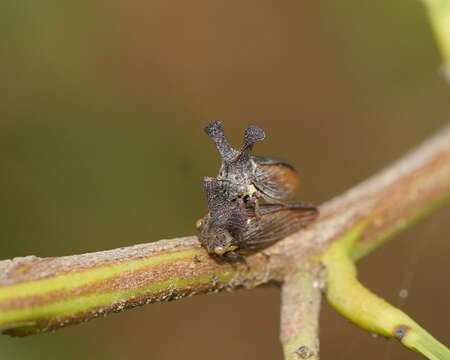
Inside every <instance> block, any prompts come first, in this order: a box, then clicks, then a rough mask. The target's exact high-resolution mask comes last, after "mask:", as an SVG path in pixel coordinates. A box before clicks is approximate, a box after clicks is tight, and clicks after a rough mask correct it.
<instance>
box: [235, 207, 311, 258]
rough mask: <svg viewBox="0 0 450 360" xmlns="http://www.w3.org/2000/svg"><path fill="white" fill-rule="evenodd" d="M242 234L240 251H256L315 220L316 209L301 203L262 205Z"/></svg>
mask: <svg viewBox="0 0 450 360" xmlns="http://www.w3.org/2000/svg"><path fill="white" fill-rule="evenodd" d="M259 211H260V218H259V219H258V220H256V219H253V220H252V221H250V222H249V223H248V225H247V229H246V231H245V232H244V234H243V239H242V250H244V251H245V250H249V251H256V250H259V249H261V248H264V247H267V246H269V245H271V244H273V243H275V242H276V241H278V240H281V239H282V238H285V237H286V236H289V235H291V234H293V233H295V232H297V231H299V230H300V229H301V228H303V227H305V226H306V225H307V224H309V223H310V222H312V221H313V220H315V219H316V217H317V215H318V210H317V208H316V207H314V206H312V205H308V204H303V203H295V204H263V205H261V207H260V209H259Z"/></svg>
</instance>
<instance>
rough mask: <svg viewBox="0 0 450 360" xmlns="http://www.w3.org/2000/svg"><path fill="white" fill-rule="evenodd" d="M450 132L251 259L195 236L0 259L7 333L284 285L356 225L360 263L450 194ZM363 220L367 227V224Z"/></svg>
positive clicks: (0, 319)
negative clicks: (240, 260) (212, 251)
mask: <svg viewBox="0 0 450 360" xmlns="http://www.w3.org/2000/svg"><path fill="white" fill-rule="evenodd" d="M449 174H450V126H447V127H446V128H444V129H443V130H442V131H440V132H439V133H438V134H437V135H436V136H434V137H432V138H430V139H429V140H428V141H427V142H425V143H424V144H423V145H421V146H419V147H418V148H417V149H416V150H414V151H413V152H411V153H410V154H408V155H406V156H405V157H403V159H401V160H400V161H398V162H396V163H394V164H393V165H391V166H390V167H389V168H387V169H386V170H383V171H381V172H380V173H379V174H377V175H375V176H373V177H372V178H371V179H369V180H367V181H365V182H363V183H362V184H360V185H358V186H356V187H354V188H353V189H351V190H350V191H348V192H346V193H345V194H343V195H341V196H339V197H337V198H335V199H333V200H331V201H329V202H327V203H325V204H324V205H322V206H321V207H320V213H321V214H320V216H319V218H318V219H317V221H316V222H315V223H314V224H312V225H311V226H309V227H308V228H307V229H304V230H302V231H300V232H298V233H297V234H294V235H292V236H289V237H287V238H286V239H284V240H282V241H280V242H278V243H277V244H275V245H273V246H271V247H270V248H268V249H266V250H264V252H263V253H262V252H260V253H257V254H254V255H251V256H249V257H247V263H248V267H247V266H245V265H240V264H238V265H237V266H232V265H230V264H226V263H217V262H216V261H214V260H213V259H212V258H211V257H210V256H209V255H208V254H207V253H206V251H205V250H203V249H202V248H201V247H200V244H199V242H198V240H197V239H196V238H195V237H188V238H179V239H173V240H161V241H158V242H154V243H149V244H141V245H135V246H131V247H127V248H120V249H115V250H109V251H102V252H97V253H90V254H83V255H74V256H66V257H59V258H37V257H34V256H30V257H25V258H16V259H13V260H5V261H1V262H0V327H2V329H3V331H4V332H7V333H9V334H15V335H26V334H34V333H38V332H44V331H49V330H53V329H57V328H61V327H64V326H67V325H70V324H74V323H79V322H82V321H86V320H89V319H93V318H96V317H99V316H104V315H105V314H108V313H112V312H118V311H123V310H126V309H129V308H132V307H134V306H137V305H142V304H147V303H151V302H156V301H168V300H176V299H180V298H183V297H186V296H191V295H194V294H199V293H205V292H211V291H221V290H224V289H238V288H252V287H255V286H258V285H261V284H267V283H272V282H275V283H282V282H283V281H284V280H285V279H288V278H290V277H292V276H293V275H294V274H296V273H297V272H298V271H299V270H301V269H302V268H304V267H305V265H306V264H309V263H310V262H311V259H313V258H316V259H317V258H320V256H321V255H322V254H323V253H324V252H326V251H327V249H328V248H329V247H330V246H331V245H332V244H333V243H335V242H339V241H340V240H341V239H342V234H347V233H349V232H351V231H355V229H359V230H358V231H360V234H359V237H358V239H357V242H356V243H355V245H354V247H353V250H352V251H353V252H352V254H351V255H352V256H353V257H354V258H357V259H359V258H361V257H362V256H364V255H366V254H368V253H369V252H371V251H373V250H374V249H375V248H377V247H378V246H380V245H381V244H382V243H383V242H384V241H386V240H387V239H388V238H389V234H392V233H393V232H396V231H401V230H403V229H404V228H406V227H407V226H409V225H411V224H412V219H415V218H417V217H418V216H419V215H421V214H422V215H424V214H426V213H427V211H429V210H430V209H433V208H435V207H436V206H438V205H442V204H443V203H444V202H445V201H446V200H448V199H449V198H450V176H449ZM361 224H364V226H362V227H361V228H359V227H360V226H361Z"/></svg>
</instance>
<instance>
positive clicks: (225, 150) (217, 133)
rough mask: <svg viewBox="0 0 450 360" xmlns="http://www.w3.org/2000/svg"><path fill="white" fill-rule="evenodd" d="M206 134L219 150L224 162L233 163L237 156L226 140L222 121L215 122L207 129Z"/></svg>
mask: <svg viewBox="0 0 450 360" xmlns="http://www.w3.org/2000/svg"><path fill="white" fill-rule="evenodd" d="M204 130H205V133H206V134H207V135H208V136H209V137H210V138H211V139H212V140H213V141H214V143H215V144H216V147H217V150H219V154H220V157H221V158H222V159H223V160H224V161H231V160H232V159H233V158H234V157H235V156H236V153H237V152H236V150H234V149H233V148H232V147H231V146H230V145H229V144H228V142H227V140H226V139H225V134H224V131H223V125H222V123H221V122H220V121H213V122H212V123H210V124H208V125H207V126H206V127H205V129H204Z"/></svg>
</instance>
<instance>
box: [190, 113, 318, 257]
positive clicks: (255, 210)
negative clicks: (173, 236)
mask: <svg viewBox="0 0 450 360" xmlns="http://www.w3.org/2000/svg"><path fill="white" fill-rule="evenodd" d="M205 132H206V133H207V134H208V135H209V136H210V137H211V138H212V139H213V140H214V142H215V143H216V146H217V148H218V150H219V153H220V156H221V158H222V166H221V169H220V172H219V176H218V177H217V178H211V177H205V178H204V180H203V187H204V190H205V193H206V197H207V200H208V209H209V212H208V214H207V215H206V216H205V217H204V218H203V219H201V220H199V221H198V223H197V227H198V229H199V230H200V241H201V243H202V245H203V246H204V247H205V248H206V249H207V251H208V252H209V253H210V254H213V255H215V256H217V257H219V258H222V259H225V260H238V259H239V258H242V255H245V254H247V253H250V252H255V251H258V250H260V249H263V248H265V247H267V246H269V245H271V244H273V243H275V242H276V241H278V240H280V239H282V238H284V237H286V236H288V235H290V234H292V233H294V232H296V231H298V230H300V229H301V228H303V227H304V226H305V225H307V224H308V223H310V222H312V221H313V220H314V219H315V218H316V217H317V215H318V211H317V208H316V207H314V206H313V205H309V204H304V203H292V204H285V203H281V200H285V199H287V198H289V197H291V196H292V195H293V194H294V193H295V192H296V190H297V188H298V187H299V183H300V182H299V178H298V175H297V173H296V172H295V170H294V168H293V167H292V166H291V165H289V164H287V163H286V162H284V161H280V160H276V159H271V158H260V157H255V156H251V155H250V152H251V150H252V147H253V144H254V143H255V142H257V141H261V140H263V139H264V137H265V134H264V132H263V131H262V130H261V129H260V128H258V127H256V126H249V127H248V128H247V129H246V130H245V134H244V142H243V145H242V148H241V150H240V151H237V150H235V149H233V148H231V147H230V146H229V145H228V143H227V141H226V139H225V136H224V132H223V126H222V124H221V123H220V122H218V121H216V122H213V123H211V124H209V125H208V126H207V127H206V128H205ZM258 199H263V200H265V201H266V202H268V203H263V204H259V201H258Z"/></svg>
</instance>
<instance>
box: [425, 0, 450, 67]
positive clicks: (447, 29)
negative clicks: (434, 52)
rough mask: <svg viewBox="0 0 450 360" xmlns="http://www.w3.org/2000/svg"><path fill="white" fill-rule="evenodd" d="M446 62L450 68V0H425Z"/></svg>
mask: <svg viewBox="0 0 450 360" xmlns="http://www.w3.org/2000/svg"><path fill="white" fill-rule="evenodd" d="M423 2H424V4H425V5H426V7H427V11H428V16H429V18H430V22H431V27H432V29H433V32H434V35H435V38H436V42H437V44H438V46H439V48H440V51H441V54H442V57H443V59H444V63H445V64H446V67H447V69H450V0H423Z"/></svg>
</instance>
